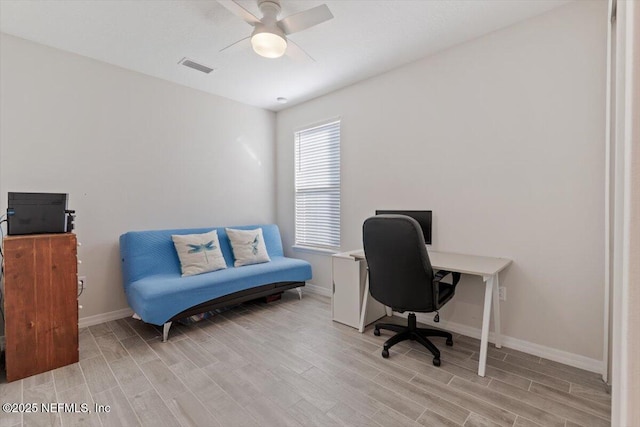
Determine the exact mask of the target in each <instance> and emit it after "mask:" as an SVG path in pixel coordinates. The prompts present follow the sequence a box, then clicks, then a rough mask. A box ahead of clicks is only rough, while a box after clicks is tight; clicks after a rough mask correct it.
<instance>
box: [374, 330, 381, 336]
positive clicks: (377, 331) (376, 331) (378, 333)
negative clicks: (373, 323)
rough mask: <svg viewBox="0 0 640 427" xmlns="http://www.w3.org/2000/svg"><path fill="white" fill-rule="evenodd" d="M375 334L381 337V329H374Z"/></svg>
mask: <svg viewBox="0 0 640 427" xmlns="http://www.w3.org/2000/svg"><path fill="white" fill-rule="evenodd" d="M373 335H375V336H377V337H379V336H380V329H374V330H373Z"/></svg>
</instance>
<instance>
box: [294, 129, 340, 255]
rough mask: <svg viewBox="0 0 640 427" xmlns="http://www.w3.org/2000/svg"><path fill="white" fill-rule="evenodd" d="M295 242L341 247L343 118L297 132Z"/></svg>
mask: <svg viewBox="0 0 640 427" xmlns="http://www.w3.org/2000/svg"><path fill="white" fill-rule="evenodd" d="M295 171H296V176H295V192H296V196H295V197H296V231H295V244H296V245H299V246H308V247H313V248H321V249H337V248H339V247H340V120H333V121H331V122H328V123H323V124H320V125H316V126H313V127H310V128H307V129H303V130H300V131H298V132H296V133H295Z"/></svg>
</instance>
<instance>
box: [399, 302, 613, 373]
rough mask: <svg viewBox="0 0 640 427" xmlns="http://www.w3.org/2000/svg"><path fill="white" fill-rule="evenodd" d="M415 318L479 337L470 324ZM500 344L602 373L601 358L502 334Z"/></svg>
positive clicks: (435, 325) (420, 314) (430, 318)
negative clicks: (592, 357) (436, 321)
mask: <svg viewBox="0 0 640 427" xmlns="http://www.w3.org/2000/svg"><path fill="white" fill-rule="evenodd" d="M393 314H394V315H395V316H400V317H407V314H406V313H396V312H394V313H393ZM416 318H417V320H418V321H419V322H421V323H424V324H426V325H429V326H434V327H437V328H439V329H446V330H448V331H450V332H455V333H458V334H462V335H465V336H467V337H472V338H476V339H480V335H481V330H480V329H478V328H474V327H472V326H468V325H463V324H461V323H455V322H449V321H446V320H442V319H441V320H440V322H439V323H435V322H434V321H433V316H430V315H429V314H425V313H416ZM501 339H502V346H503V347H509V348H512V349H514V350H518V351H522V352H525V353H528V354H532V355H534V356H538V357H544V358H545V359H549V360H553V361H554V362H559V363H564V364H565V365H569V366H573V367H575V368H580V369H584V370H587V371H590V372H596V373H602V369H603V365H602V363H603V362H602V360H596V359H591V358H589V357H585V356H581V355H579V354H574V353H569V352H566V351H562V350H558V349H555V348H551V347H546V346H544V345H540V344H534V343H531V342H528V341H524V340H520V339H517V338H513V337H509V336H506V335H504V334H502V335H501ZM489 342H495V337H494V335H493V332H489Z"/></svg>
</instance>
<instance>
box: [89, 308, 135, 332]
mask: <svg viewBox="0 0 640 427" xmlns="http://www.w3.org/2000/svg"><path fill="white" fill-rule="evenodd" d="M132 314H133V310H131V309H130V308H123V309H122V310H116V311H110V312H108V313H100V314H96V315H93V316H87V317H81V318H80V319H78V327H79V328H86V327H87V326H93V325H97V324H100V323H104V322H109V321H111V320H118V319H122V318H124V317H129V316H131V315H132Z"/></svg>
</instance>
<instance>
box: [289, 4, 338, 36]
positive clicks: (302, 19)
mask: <svg viewBox="0 0 640 427" xmlns="http://www.w3.org/2000/svg"><path fill="white" fill-rule="evenodd" d="M332 18H333V14H332V13H331V11H330V10H329V8H328V7H327V5H326V4H323V5H320V6H316V7H314V8H312V9H308V10H305V11H303V12H300V13H296V14H294V15H289V16H287V17H286V18H283V19H281V20H280V21H278V26H279V27H280V28H281V29H282V31H284V33H285V34H293V33H297V32H298V31H302V30H306V29H307V28H310V27H313V26H314V25H318V24H321V23H323V22H324V21H328V20H329V19H332Z"/></svg>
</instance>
